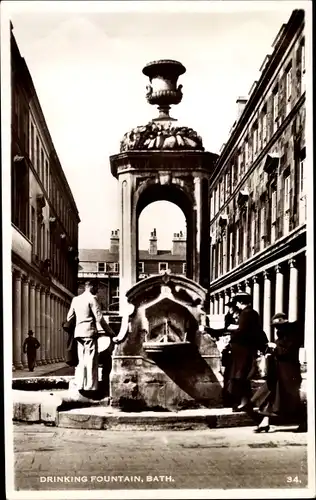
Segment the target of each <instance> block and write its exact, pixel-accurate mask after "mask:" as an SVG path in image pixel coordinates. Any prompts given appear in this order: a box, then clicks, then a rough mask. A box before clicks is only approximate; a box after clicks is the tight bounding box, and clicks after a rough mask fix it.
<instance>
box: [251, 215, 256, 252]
mask: <svg viewBox="0 0 316 500" xmlns="http://www.w3.org/2000/svg"><path fill="white" fill-rule="evenodd" d="M255 246H256V212H255V211H252V212H251V228H250V255H254V253H255Z"/></svg>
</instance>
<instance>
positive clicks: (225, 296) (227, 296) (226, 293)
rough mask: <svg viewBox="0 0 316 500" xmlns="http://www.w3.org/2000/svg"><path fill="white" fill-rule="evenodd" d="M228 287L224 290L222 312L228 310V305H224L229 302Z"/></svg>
mask: <svg viewBox="0 0 316 500" xmlns="http://www.w3.org/2000/svg"><path fill="white" fill-rule="evenodd" d="M229 299H230V297H229V289H228V290H225V292H224V314H226V313H227V312H228V306H226V304H227V302H229Z"/></svg>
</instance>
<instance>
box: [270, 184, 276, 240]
mask: <svg viewBox="0 0 316 500" xmlns="http://www.w3.org/2000/svg"><path fill="white" fill-rule="evenodd" d="M276 220H277V191H276V189H275V188H273V189H272V193H271V243H274V242H275V240H276Z"/></svg>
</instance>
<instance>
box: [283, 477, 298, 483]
mask: <svg viewBox="0 0 316 500" xmlns="http://www.w3.org/2000/svg"><path fill="white" fill-rule="evenodd" d="M286 482H287V483H300V482H301V480H300V479H299V478H298V476H287V478H286Z"/></svg>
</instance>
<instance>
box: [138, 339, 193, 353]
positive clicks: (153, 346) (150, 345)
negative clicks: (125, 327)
mask: <svg viewBox="0 0 316 500" xmlns="http://www.w3.org/2000/svg"><path fill="white" fill-rule="evenodd" d="M191 345H192V344H191V342H144V343H143V349H144V350H145V351H146V352H147V353H156V354H158V353H167V352H168V353H171V352H173V354H176V353H177V352H178V354H179V353H180V351H182V350H183V349H185V348H190V346H191Z"/></svg>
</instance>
